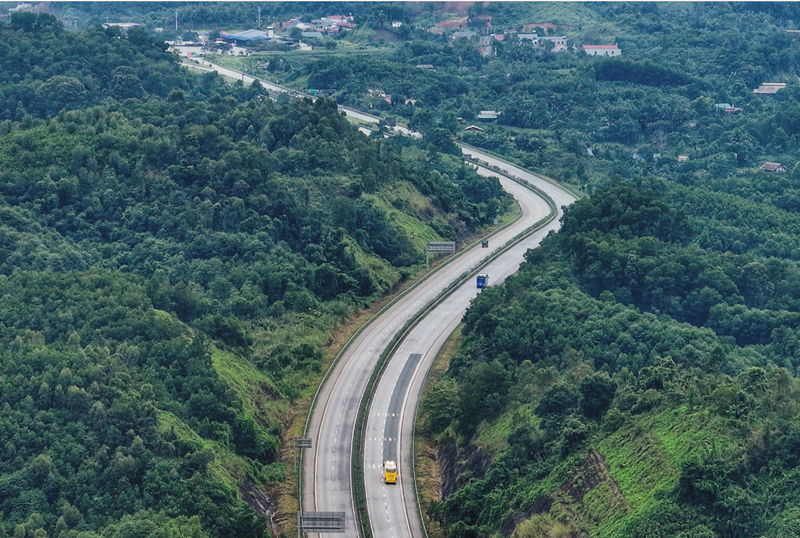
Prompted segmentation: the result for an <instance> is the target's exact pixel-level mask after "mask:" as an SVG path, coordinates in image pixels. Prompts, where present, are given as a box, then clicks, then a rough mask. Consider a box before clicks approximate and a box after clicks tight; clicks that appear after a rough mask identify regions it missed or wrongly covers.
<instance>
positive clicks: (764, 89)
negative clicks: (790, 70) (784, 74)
mask: <svg viewBox="0 0 800 538" xmlns="http://www.w3.org/2000/svg"><path fill="white" fill-rule="evenodd" d="M785 87H786V83H785V82H764V83H762V84H761V86H759V87H758V88H756V89H755V90H753V93H759V94H766V95H771V94H775V93H778V90H782V89H784V88H785Z"/></svg>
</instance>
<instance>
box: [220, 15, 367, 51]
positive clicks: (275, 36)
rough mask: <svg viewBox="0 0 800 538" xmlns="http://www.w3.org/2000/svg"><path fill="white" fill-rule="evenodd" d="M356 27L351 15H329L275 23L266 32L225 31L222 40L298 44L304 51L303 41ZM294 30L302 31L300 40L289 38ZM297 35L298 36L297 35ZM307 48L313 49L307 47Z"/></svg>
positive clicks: (235, 42) (236, 43) (240, 43)
mask: <svg viewBox="0 0 800 538" xmlns="http://www.w3.org/2000/svg"><path fill="white" fill-rule="evenodd" d="M356 27H357V25H356V23H355V22H353V17H352V16H350V15H329V16H327V17H323V18H321V19H315V20H312V21H311V22H303V21H301V20H300V19H289V20H288V21H284V22H278V23H275V24H274V25H272V26H269V27H267V29H266V30H256V29H250V30H245V31H244V32H237V33H230V32H224V31H223V32H220V39H221V40H222V41H224V42H227V43H233V44H235V45H240V46H242V45H246V44H247V43H250V42H253V41H270V42H274V43H279V44H297V45H299V46H300V48H301V49H302V48H304V45H303V43H302V41H300V40H302V39H318V38H320V37H324V36H326V35H333V34H336V33H338V32H339V31H341V30H352V29H353V28H356ZM294 28H297V29H298V30H300V34H299V38H300V40H298V39H295V38H293V37H290V36H289V32H290V31H291V30H292V29H294ZM278 32H280V33H278ZM295 35H297V34H296V33H295ZM306 47H308V48H311V47H310V46H307V45H306Z"/></svg>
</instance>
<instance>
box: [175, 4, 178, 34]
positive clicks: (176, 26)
mask: <svg viewBox="0 0 800 538" xmlns="http://www.w3.org/2000/svg"><path fill="white" fill-rule="evenodd" d="M175 31H176V32H177V31H178V10H177V9H176V10H175Z"/></svg>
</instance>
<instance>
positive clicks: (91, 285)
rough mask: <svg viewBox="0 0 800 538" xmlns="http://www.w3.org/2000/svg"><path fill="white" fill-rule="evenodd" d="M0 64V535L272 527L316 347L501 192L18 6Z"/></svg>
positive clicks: (156, 52)
mask: <svg viewBox="0 0 800 538" xmlns="http://www.w3.org/2000/svg"><path fill="white" fill-rule="evenodd" d="M9 44H13V47H14V48H13V51H12V50H11V48H10V47H11V45H9ZM3 47H5V48H3ZM0 49H3V51H4V52H6V54H0V64H2V66H3V70H2V73H0V96H1V97H0V236H2V238H1V239H0V306H1V307H2V308H0V410H2V411H0V536H6V535H14V536H18V537H36V538H41V537H42V536H52V537H62V538H67V537H74V538H95V537H100V536H104V537H119V538H122V537H123V536H191V537H198V538H199V537H206V536H207V537H233V536H236V537H241V538H247V537H253V538H256V537H264V536H270V535H271V534H272V533H273V531H274V530H278V531H280V529H272V528H270V522H271V519H272V516H273V515H274V514H273V513H272V511H274V510H275V504H276V499H277V497H278V495H279V494H280V493H279V492H280V491H281V488H283V487H284V486H285V485H286V484H287V483H288V482H289V478H288V476H287V475H288V474H289V471H288V470H287V468H286V467H285V464H284V463H282V462H281V461H280V458H281V454H280V450H281V446H282V442H283V437H284V435H285V432H286V429H287V428H288V425H289V423H290V421H291V420H292V418H293V413H294V412H296V410H297V407H298V401H299V400H300V398H302V397H303V396H304V395H307V394H308V393H309V392H313V390H314V389H315V384H316V383H318V382H319V380H320V378H321V377H322V375H323V372H322V367H323V365H325V364H326V361H327V360H329V359H328V358H327V357H326V355H325V346H326V345H328V344H329V343H330V342H331V340H332V339H333V337H334V334H335V333H336V332H337V331H339V330H341V327H342V326H343V324H345V323H346V322H347V320H348V319H350V318H351V317H353V316H354V315H355V314H356V313H358V312H359V311H360V310H362V309H363V308H364V307H366V306H369V305H371V304H372V303H374V302H375V301H377V300H379V299H381V298H383V297H385V296H386V295H387V294H389V293H391V292H392V291H393V290H395V289H396V288H397V287H399V286H401V285H403V284H404V283H406V282H407V281H408V280H410V279H413V278H416V277H417V275H418V274H419V273H420V270H421V268H422V264H423V258H424V252H423V243H424V241H425V240H434V239H445V238H451V239H464V238H466V237H469V236H472V235H474V234H477V233H478V232H479V231H480V230H482V229H484V228H486V227H488V226H491V225H492V222H493V219H494V217H495V216H497V215H498V214H499V213H505V212H506V211H507V210H508V208H510V207H511V200H510V198H509V197H508V196H507V195H505V194H504V193H502V191H501V189H500V186H499V182H498V181H497V179H495V178H488V179H487V178H482V177H480V176H478V175H477V174H476V173H475V172H474V171H473V170H472V169H471V168H469V167H468V166H466V165H465V164H464V163H463V162H462V161H461V160H460V159H459V158H458V157H456V156H455V155H440V154H439V151H438V150H437V148H435V147H432V146H431V145H430V144H427V143H426V142H424V141H414V140H382V139H370V138H368V137H365V136H363V135H362V134H361V133H359V132H358V131H357V129H356V127H354V126H352V125H350V124H349V123H348V122H347V121H346V119H345V118H344V117H343V116H342V115H341V114H339V112H338V110H337V106H336V103H335V102H334V101H332V100H326V99H320V100H317V101H316V102H312V101H311V100H296V101H288V102H286V103H285V104H282V105H278V104H275V103H273V101H272V100H271V99H269V98H268V96H267V95H266V93H265V92H262V91H260V90H259V89H258V88H256V87H248V88H245V87H244V86H243V85H241V84H236V83H234V84H228V83H226V82H224V81H223V80H222V79H221V78H220V77H218V76H216V75H215V74H213V73H212V74H203V75H199V76H198V75H196V74H192V73H189V72H188V71H186V70H183V69H182V68H180V66H179V63H178V62H176V58H175V57H174V56H173V55H171V54H169V53H167V52H166V51H165V46H164V45H163V42H160V41H158V40H156V38H155V37H154V36H153V35H151V34H150V33H149V32H148V31H147V30H146V29H143V28H139V29H132V30H131V31H129V32H127V34H125V35H122V34H121V33H120V31H119V29H117V28H110V29H108V30H103V29H102V28H100V27H93V28H91V29H89V30H87V31H85V32H69V31H67V30H65V29H64V28H63V26H62V24H61V23H60V22H58V21H57V20H56V19H55V18H54V17H52V16H49V15H46V14H36V13H28V12H19V13H15V14H13V15H12V16H11V17H10V19H9V20H8V21H7V22H0ZM0 52H2V51H0ZM33 65H35V67H31V66H33ZM450 149H452V148H450ZM443 234H444V235H443ZM265 512H266V513H265ZM279 523H281V522H279Z"/></svg>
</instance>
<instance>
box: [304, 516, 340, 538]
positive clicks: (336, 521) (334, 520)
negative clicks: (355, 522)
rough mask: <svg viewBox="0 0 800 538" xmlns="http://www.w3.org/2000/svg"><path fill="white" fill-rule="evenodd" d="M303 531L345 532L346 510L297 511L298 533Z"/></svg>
mask: <svg viewBox="0 0 800 538" xmlns="http://www.w3.org/2000/svg"><path fill="white" fill-rule="evenodd" d="M302 532H336V533H342V532H344V512H297V535H298V536H300V533H302Z"/></svg>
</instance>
